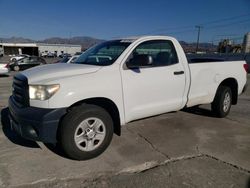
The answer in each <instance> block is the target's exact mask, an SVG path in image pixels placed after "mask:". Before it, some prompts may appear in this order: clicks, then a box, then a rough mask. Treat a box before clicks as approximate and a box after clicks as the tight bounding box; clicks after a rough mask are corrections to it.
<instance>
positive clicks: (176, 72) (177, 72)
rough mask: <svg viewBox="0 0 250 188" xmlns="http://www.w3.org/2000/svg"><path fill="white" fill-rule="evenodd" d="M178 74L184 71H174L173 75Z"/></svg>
mask: <svg viewBox="0 0 250 188" xmlns="http://www.w3.org/2000/svg"><path fill="white" fill-rule="evenodd" d="M180 74H184V71H175V72H174V75H180Z"/></svg>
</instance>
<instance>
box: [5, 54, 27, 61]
mask: <svg viewBox="0 0 250 188" xmlns="http://www.w3.org/2000/svg"><path fill="white" fill-rule="evenodd" d="M25 57H30V56H29V55H27V54H20V55H15V56H13V57H11V58H10V61H17V60H19V59H23V58H25Z"/></svg>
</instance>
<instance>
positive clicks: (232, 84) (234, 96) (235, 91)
mask: <svg viewBox="0 0 250 188" xmlns="http://www.w3.org/2000/svg"><path fill="white" fill-rule="evenodd" d="M220 86H227V87H229V88H230V89H231V91H232V104H237V101H238V83H237V81H236V80H235V79H234V78H227V79H225V80H223V81H222V82H221V84H220V85H219V87H220Z"/></svg>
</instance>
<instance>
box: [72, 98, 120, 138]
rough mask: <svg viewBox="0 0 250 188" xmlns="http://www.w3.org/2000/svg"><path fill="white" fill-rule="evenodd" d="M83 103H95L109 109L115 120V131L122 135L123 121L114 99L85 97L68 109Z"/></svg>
mask: <svg viewBox="0 0 250 188" xmlns="http://www.w3.org/2000/svg"><path fill="white" fill-rule="evenodd" d="M81 104H93V105H96V106H100V107H102V108H104V109H105V110H107V112H108V113H109V114H110V116H111V118H112V120H113V122H114V133H115V134H117V135H118V136H120V135H121V121H120V114H119V110H118V108H117V106H116V105H115V103H114V102H113V101H111V100H110V99H107V98H101V97H98V98H90V99H85V100H82V101H79V102H76V103H75V104H73V105H71V106H70V107H69V108H68V110H70V109H71V108H73V107H75V106H78V105H81Z"/></svg>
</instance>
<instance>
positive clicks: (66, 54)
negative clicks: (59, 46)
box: [58, 53, 71, 58]
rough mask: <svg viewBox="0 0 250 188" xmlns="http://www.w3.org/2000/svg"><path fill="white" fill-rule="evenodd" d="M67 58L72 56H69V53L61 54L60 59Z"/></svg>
mask: <svg viewBox="0 0 250 188" xmlns="http://www.w3.org/2000/svg"><path fill="white" fill-rule="evenodd" d="M65 56H71V54H68V53H63V54H60V55H59V56H58V57H60V58H64V57H65Z"/></svg>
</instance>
